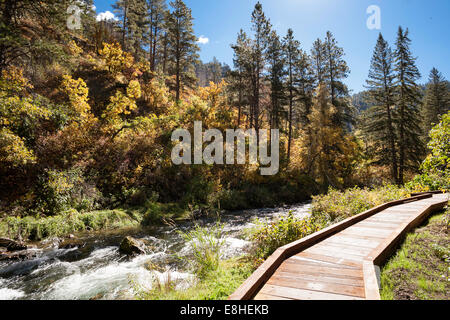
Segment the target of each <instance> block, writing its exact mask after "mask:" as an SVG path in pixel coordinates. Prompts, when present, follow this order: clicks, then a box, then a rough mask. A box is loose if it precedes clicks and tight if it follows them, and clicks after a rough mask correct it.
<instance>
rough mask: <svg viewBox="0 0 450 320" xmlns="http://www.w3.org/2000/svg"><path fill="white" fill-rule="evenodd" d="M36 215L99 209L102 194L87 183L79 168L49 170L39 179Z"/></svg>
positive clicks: (34, 210)
mask: <svg viewBox="0 0 450 320" xmlns="http://www.w3.org/2000/svg"><path fill="white" fill-rule="evenodd" d="M36 196H37V199H36V205H35V207H34V209H33V210H32V211H33V212H34V213H36V214H45V215H56V214H59V213H61V212H64V211H67V210H69V209H71V208H74V209H76V210H78V211H84V212H85V211H92V210H94V209H96V208H97V207H98V203H99V201H100V199H101V193H100V192H99V191H98V190H97V189H96V187H95V186H94V185H93V184H90V183H88V182H86V181H85V179H84V177H83V172H82V170H81V169H79V168H73V169H70V170H66V171H57V170H47V171H46V172H45V174H43V175H41V176H40V177H39V179H38V184H37V188H36Z"/></svg>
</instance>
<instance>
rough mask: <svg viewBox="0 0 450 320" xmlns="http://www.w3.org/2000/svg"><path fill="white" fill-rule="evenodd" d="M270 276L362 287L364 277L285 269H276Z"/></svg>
mask: <svg viewBox="0 0 450 320" xmlns="http://www.w3.org/2000/svg"><path fill="white" fill-rule="evenodd" d="M272 276H278V277H284V278H289V279H302V280H310V281H320V282H327V283H336V284H346V285H351V286H355V287H363V286H364V279H363V278H350V277H346V276H342V275H341V276H337V275H336V276H335V275H332V274H325V273H319V272H317V273H315V274H308V273H305V272H302V273H301V274H299V273H292V272H286V271H280V270H277V271H276V272H275V273H274V274H273V275H272Z"/></svg>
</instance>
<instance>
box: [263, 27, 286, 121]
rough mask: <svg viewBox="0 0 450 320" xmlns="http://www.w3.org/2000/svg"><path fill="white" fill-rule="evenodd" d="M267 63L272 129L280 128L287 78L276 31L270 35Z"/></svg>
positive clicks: (281, 47)
mask: <svg viewBox="0 0 450 320" xmlns="http://www.w3.org/2000/svg"><path fill="white" fill-rule="evenodd" d="M267 61H268V65H269V68H268V69H269V74H268V78H269V82H270V89H271V90H270V100H271V112H270V119H269V121H270V128H279V127H280V114H281V111H282V104H283V100H284V87H283V80H284V76H285V70H284V63H285V60H284V54H283V46H282V44H281V41H280V37H279V36H278V35H277V33H276V32H275V31H272V32H271V33H270V37H269V45H268V48H267Z"/></svg>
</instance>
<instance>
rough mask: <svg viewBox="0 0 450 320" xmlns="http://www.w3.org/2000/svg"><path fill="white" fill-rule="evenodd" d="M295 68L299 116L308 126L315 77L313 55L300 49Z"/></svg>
mask: <svg viewBox="0 0 450 320" xmlns="http://www.w3.org/2000/svg"><path fill="white" fill-rule="evenodd" d="M295 70H296V78H295V79H294V82H295V86H296V87H297V93H298V95H299V102H300V108H301V110H300V115H299V117H298V118H299V121H300V123H301V124H302V125H303V126H307V125H308V124H309V120H308V115H309V114H310V113H311V106H312V98H313V93H314V89H315V88H314V82H315V79H314V72H313V70H312V65H311V57H310V56H308V54H307V53H306V52H304V51H303V50H300V54H299V59H298V61H297V64H296V66H295Z"/></svg>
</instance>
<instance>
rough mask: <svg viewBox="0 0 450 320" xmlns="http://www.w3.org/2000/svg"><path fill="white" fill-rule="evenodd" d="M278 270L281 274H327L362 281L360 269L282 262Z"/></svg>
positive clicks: (290, 261) (289, 261)
mask: <svg viewBox="0 0 450 320" xmlns="http://www.w3.org/2000/svg"><path fill="white" fill-rule="evenodd" d="M278 270H280V271H283V272H289V273H293V274H299V275H301V274H302V273H308V274H313V275H314V274H317V273H323V274H329V275H339V276H345V277H350V278H356V279H362V277H363V273H362V269H346V268H339V267H318V266H310V265H305V264H302V263H301V262H299V261H292V260H286V261H284V262H283V263H282V264H281V266H280V267H279V268H278Z"/></svg>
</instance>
